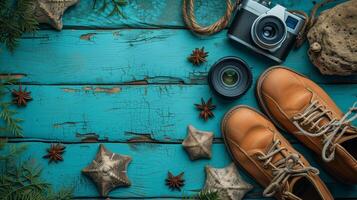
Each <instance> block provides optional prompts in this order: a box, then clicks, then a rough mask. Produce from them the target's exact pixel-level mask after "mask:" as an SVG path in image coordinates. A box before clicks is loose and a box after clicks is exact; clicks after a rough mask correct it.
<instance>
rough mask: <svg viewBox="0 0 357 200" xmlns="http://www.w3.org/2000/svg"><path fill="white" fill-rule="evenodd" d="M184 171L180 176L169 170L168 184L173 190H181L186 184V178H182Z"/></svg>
mask: <svg viewBox="0 0 357 200" xmlns="http://www.w3.org/2000/svg"><path fill="white" fill-rule="evenodd" d="M183 174H184V173H183V172H182V173H181V174H179V175H178V176H174V175H173V174H172V173H171V172H168V174H167V179H166V185H167V186H169V188H170V189H171V190H175V189H177V190H179V191H181V187H183V186H184V185H185V180H184V179H183V178H182V177H183Z"/></svg>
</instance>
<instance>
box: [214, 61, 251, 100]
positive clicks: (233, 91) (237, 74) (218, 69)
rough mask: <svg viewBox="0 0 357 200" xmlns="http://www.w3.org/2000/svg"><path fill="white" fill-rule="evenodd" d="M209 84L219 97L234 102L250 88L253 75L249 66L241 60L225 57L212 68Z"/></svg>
mask: <svg viewBox="0 0 357 200" xmlns="http://www.w3.org/2000/svg"><path fill="white" fill-rule="evenodd" d="M208 84H209V86H210V88H211V89H212V90H213V91H214V92H215V93H216V94H217V95H218V96H220V97H223V98H224V99H228V100H232V99H235V98H238V97H240V96H241V95H243V94H244V93H245V92H246V91H247V90H248V89H249V88H250V86H251V84H252V74H251V72H250V70H249V68H248V65H247V64H246V63H245V62H244V61H243V60H241V59H240V58H237V57H233V56H230V57H224V58H222V59H220V60H218V61H217V62H216V63H215V64H214V65H213V66H212V67H211V69H210V71H209V73H208Z"/></svg>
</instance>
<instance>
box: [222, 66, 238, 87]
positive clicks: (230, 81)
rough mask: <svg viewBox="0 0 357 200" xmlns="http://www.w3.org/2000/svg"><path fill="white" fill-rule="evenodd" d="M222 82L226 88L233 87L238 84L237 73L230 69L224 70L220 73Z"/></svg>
mask: <svg viewBox="0 0 357 200" xmlns="http://www.w3.org/2000/svg"><path fill="white" fill-rule="evenodd" d="M222 82H223V83H224V85H226V86H227V87H233V86H235V85H236V84H237V82H238V73H237V71H236V70H234V69H230V68H228V69H226V70H225V71H224V72H223V73H222Z"/></svg>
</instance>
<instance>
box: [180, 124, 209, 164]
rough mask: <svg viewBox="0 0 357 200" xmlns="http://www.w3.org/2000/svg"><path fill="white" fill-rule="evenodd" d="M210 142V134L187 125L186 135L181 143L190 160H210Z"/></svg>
mask: <svg viewBox="0 0 357 200" xmlns="http://www.w3.org/2000/svg"><path fill="white" fill-rule="evenodd" d="M212 141H213V133H212V132H207V131H200V130H197V129H196V128H195V127H193V126H191V125H189V126H188V135H187V137H186V139H185V140H184V141H183V142H182V146H183V147H184V148H185V150H186V151H187V153H188V154H189V156H190V159H191V160H197V159H199V158H211V148H212Z"/></svg>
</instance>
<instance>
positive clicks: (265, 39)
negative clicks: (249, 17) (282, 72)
mask: <svg viewBox="0 0 357 200" xmlns="http://www.w3.org/2000/svg"><path fill="white" fill-rule="evenodd" d="M254 32H255V35H256V37H257V39H258V40H259V41H258V42H259V43H261V44H262V45H264V46H267V47H270V46H272V47H273V46H274V45H277V44H279V43H280V42H282V41H283V38H284V37H285V35H286V27H285V23H284V22H283V21H282V20H281V19H279V18H278V17H275V16H270V15H268V16H265V17H262V18H261V19H260V20H259V21H257V22H256V25H255V28H254Z"/></svg>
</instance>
